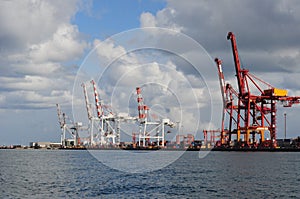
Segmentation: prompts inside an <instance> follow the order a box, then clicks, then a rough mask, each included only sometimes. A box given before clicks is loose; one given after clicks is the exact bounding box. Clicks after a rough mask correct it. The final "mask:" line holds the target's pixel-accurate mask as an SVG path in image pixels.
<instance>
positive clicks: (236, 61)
mask: <svg viewBox="0 0 300 199" xmlns="http://www.w3.org/2000/svg"><path fill="white" fill-rule="evenodd" d="M227 39H228V40H229V39H230V40H231V47H232V53H233V58H234V64H235V71H236V77H237V83H238V87H239V93H240V95H244V94H245V93H246V89H245V81H244V78H243V74H242V72H243V71H242V69H241V63H240V59H239V53H238V49H237V45H236V39H235V35H234V34H233V33H232V32H229V33H228V35H227Z"/></svg>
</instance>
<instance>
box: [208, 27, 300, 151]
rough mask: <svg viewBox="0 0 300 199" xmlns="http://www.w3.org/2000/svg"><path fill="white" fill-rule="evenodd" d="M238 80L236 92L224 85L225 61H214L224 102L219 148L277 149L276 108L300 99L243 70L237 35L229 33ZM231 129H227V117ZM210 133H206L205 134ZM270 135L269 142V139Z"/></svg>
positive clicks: (288, 105) (289, 104)
mask: <svg viewBox="0 0 300 199" xmlns="http://www.w3.org/2000/svg"><path fill="white" fill-rule="evenodd" d="M227 39H228V40H230V42H231V47H232V55H233V59H234V66H235V72H236V79H237V86H238V89H237V91H236V90H234V89H233V87H232V86H231V85H230V84H228V83H227V84H225V79H224V74H223V70H222V61H221V60H220V59H218V58H216V59H215V62H216V65H217V69H218V74H219V80H220V88H221V93H222V98H223V112H222V124H221V130H220V141H219V142H220V144H221V145H222V146H225V147H231V146H234V147H238V148H243V147H245V148H249V147H250V148H252V147H269V148H275V147H276V127H277V126H276V125H277V123H276V115H277V108H276V106H277V104H278V102H280V103H281V104H283V106H284V107H291V106H292V105H293V104H298V103H300V97H298V96H293V97H291V96H288V93H287V90H284V89H278V88H275V87H273V86H272V85H270V84H268V83H267V82H265V81H263V80H262V79H260V78H258V77H256V76H254V75H253V74H251V73H250V72H249V70H247V69H243V68H242V66H241V62H240V58H239V53H238V49H237V43H236V38H235V35H234V34H233V33H232V32H229V33H228V35H227ZM226 115H228V116H229V120H228V121H229V125H228V126H229V128H228V129H225V128H224V125H225V124H224V123H225V116H226ZM205 131H206V132H207V130H205ZM267 134H269V137H270V139H267Z"/></svg>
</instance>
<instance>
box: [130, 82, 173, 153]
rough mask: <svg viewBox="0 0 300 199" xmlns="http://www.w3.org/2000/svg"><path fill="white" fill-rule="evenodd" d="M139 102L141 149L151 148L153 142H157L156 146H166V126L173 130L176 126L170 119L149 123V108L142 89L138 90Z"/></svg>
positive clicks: (139, 142)
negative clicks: (145, 103)
mask: <svg viewBox="0 0 300 199" xmlns="http://www.w3.org/2000/svg"><path fill="white" fill-rule="evenodd" d="M136 94H137V102H138V121H139V124H140V132H139V135H138V145H139V146H140V147H146V146H149V144H152V142H154V143H155V142H156V144H155V146H157V147H164V146H165V126H169V127H171V128H174V127H175V124H174V123H173V122H171V121H170V119H168V118H162V119H160V120H157V121H148V113H149V110H150V109H149V107H148V106H147V105H144V100H143V97H142V90H141V88H140V87H137V88H136Z"/></svg>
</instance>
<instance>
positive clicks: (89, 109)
mask: <svg viewBox="0 0 300 199" xmlns="http://www.w3.org/2000/svg"><path fill="white" fill-rule="evenodd" d="M81 86H82V87H83V92H84V98H85V105H86V110H87V114H88V118H89V119H91V118H92V117H93V115H92V111H91V107H90V103H89V98H88V94H87V91H86V86H85V84H84V83H82V84H81Z"/></svg>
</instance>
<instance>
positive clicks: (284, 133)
mask: <svg viewBox="0 0 300 199" xmlns="http://www.w3.org/2000/svg"><path fill="white" fill-rule="evenodd" d="M284 139H286V113H284Z"/></svg>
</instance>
